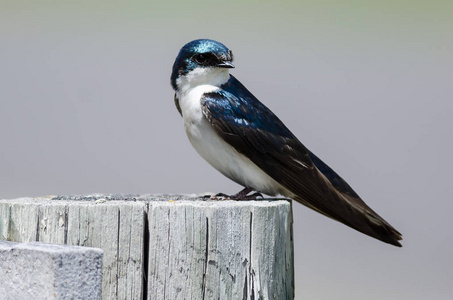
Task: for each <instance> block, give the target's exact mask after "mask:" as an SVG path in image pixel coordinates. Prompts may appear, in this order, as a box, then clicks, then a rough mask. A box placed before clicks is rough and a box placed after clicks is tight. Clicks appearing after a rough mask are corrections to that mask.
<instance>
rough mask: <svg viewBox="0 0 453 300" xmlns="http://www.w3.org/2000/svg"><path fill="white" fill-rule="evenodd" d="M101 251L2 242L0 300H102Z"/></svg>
mask: <svg viewBox="0 0 453 300" xmlns="http://www.w3.org/2000/svg"><path fill="white" fill-rule="evenodd" d="M102 256H103V251H102V250H101V249H96V248H89V247H78V246H63V245H55V244H46V243H39V242H31V243H13V242H7V241H0V298H1V299H4V300H9V299H11V300H13V299H14V300H20V299H24V300H28V299H33V300H38V299H101V290H102V284H101V282H102Z"/></svg>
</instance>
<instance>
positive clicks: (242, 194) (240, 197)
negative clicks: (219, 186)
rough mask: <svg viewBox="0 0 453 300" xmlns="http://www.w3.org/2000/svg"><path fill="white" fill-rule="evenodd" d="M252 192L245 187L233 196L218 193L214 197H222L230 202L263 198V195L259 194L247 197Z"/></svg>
mask: <svg viewBox="0 0 453 300" xmlns="http://www.w3.org/2000/svg"><path fill="white" fill-rule="evenodd" d="M252 191H253V189H252V188H250V187H245V188H244V189H243V190H241V191H240V192H238V193H236V194H234V195H226V194H224V193H219V194H217V195H215V197H224V198H225V199H231V200H256V199H257V198H258V197H261V198H264V197H263V195H261V194H260V193H253V194H252V195H248V194H249V193H250V192H252Z"/></svg>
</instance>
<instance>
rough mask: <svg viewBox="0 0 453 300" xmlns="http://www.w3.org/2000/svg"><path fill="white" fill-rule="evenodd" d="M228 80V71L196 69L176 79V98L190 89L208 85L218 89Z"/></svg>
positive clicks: (222, 69) (221, 69)
mask: <svg viewBox="0 0 453 300" xmlns="http://www.w3.org/2000/svg"><path fill="white" fill-rule="evenodd" d="M228 79H230V74H229V72H228V69H224V68H196V69H194V70H192V71H190V72H189V73H187V74H186V75H184V76H180V77H179V78H178V79H176V86H177V87H178V90H177V92H176V93H177V96H178V98H180V96H181V95H183V94H186V93H187V92H188V91H190V90H191V89H193V88H195V87H197V86H200V85H208V86H213V87H219V86H221V85H222V84H224V83H225V82H227V81H228Z"/></svg>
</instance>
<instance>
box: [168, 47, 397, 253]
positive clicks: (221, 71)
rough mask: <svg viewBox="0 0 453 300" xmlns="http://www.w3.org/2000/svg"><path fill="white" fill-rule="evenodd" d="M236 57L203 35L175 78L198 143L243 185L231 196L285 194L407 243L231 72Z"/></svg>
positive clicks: (178, 64)
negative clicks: (203, 37) (241, 188)
mask: <svg viewBox="0 0 453 300" xmlns="http://www.w3.org/2000/svg"><path fill="white" fill-rule="evenodd" d="M232 62H233V53H232V51H231V50H230V49H228V48H227V47H226V46H225V45H224V44H222V43H220V42H217V41H215V40H211V39H197V40H193V41H191V42H189V43H187V44H186V45H184V46H183V47H182V48H181V50H180V51H179V53H178V55H177V57H176V59H175V62H174V64H173V68H172V73H171V77H170V82H171V86H172V88H173V89H174V91H175V96H174V101H175V105H176V108H177V110H178V111H179V113H180V114H181V116H182V119H183V123H184V128H185V132H186V134H187V137H188V139H189V141H190V143H191V144H192V146H193V147H194V148H195V150H196V151H197V152H198V154H199V155H200V156H201V157H202V158H203V159H204V160H206V161H207V162H208V163H209V164H210V165H212V166H213V167H214V168H215V169H217V170H218V171H219V172H220V173H222V174H223V175H225V176H226V177H228V178H229V179H231V180H232V181H234V182H236V183H238V184H239V185H242V186H243V187H244V189H243V190H241V191H240V192H238V193H237V194H235V195H231V196H229V198H230V199H236V200H241V199H257V197H258V196H260V195H261V193H264V194H266V195H270V196H276V195H283V196H285V197H288V198H291V199H293V200H295V201H297V202H299V203H301V204H303V205H305V206H307V207H309V208H311V209H313V210H315V211H317V212H319V213H321V214H323V215H325V216H327V217H329V218H331V219H333V220H336V221H338V222H341V223H343V224H345V225H347V226H349V227H351V228H353V229H355V230H357V231H359V232H362V233H364V234H366V235H368V236H371V237H373V238H376V239H378V240H380V241H382V242H385V243H388V244H391V245H394V246H398V247H401V246H402V245H401V243H400V242H399V241H400V240H402V235H401V233H399V232H398V231H397V230H396V229H395V228H393V227H392V226H391V225H390V224H389V223H388V222H387V221H385V220H384V219H383V218H382V217H380V216H379V215H378V214H377V213H376V212H374V211H373V210H372V209H371V208H370V207H369V206H368V205H367V204H366V203H365V202H364V201H363V200H362V199H361V198H360V197H359V195H358V194H357V193H356V192H355V191H354V190H353V189H352V188H351V187H350V186H349V185H348V183H346V181H345V180H343V178H341V177H340V176H339V175H338V174H337V173H336V172H335V171H334V170H332V169H331V168H330V167H329V166H328V165H326V164H325V163H324V162H323V161H322V160H321V159H320V158H318V157H317V156H316V155H315V154H314V153H313V152H311V151H310V150H309V149H307V148H306V147H305V146H304V145H303V144H302V143H301V142H300V141H299V140H298V139H297V137H296V136H295V135H294V134H293V133H292V132H291V131H290V130H289V129H288V128H287V127H286V126H285V125H284V124H283V122H282V121H281V120H280V119H279V118H278V117H277V116H276V115H275V114H274V113H273V112H272V111H271V110H270V109H269V108H267V107H266V106H265V105H264V104H263V103H261V102H260V101H259V100H258V99H257V98H256V97H255V96H254V95H253V94H252V93H251V92H250V91H249V90H248V89H247V88H246V87H245V86H244V85H243V84H242V83H241V82H239V80H237V79H236V78H235V77H234V76H233V75H232V74H230V69H233V68H235V66H234V65H233V63H232ZM252 192H254V193H253V194H251V193H252Z"/></svg>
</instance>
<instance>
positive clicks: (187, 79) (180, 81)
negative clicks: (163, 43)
mask: <svg viewBox="0 0 453 300" xmlns="http://www.w3.org/2000/svg"><path fill="white" fill-rule="evenodd" d="M232 61H233V53H232V52H231V50H229V49H228V48H227V47H226V46H225V45H223V44H221V43H219V42H216V41H213V40H208V39H200V40H195V41H192V42H190V43H187V44H186V45H185V46H184V47H182V48H181V50H180V51H179V54H178V56H177V57H176V60H175V63H174V64H173V71H172V73H171V86H172V87H173V89H174V90H175V91H180V90H181V89H182V88H183V87H185V86H195V85H200V84H212V85H220V84H222V83H224V82H225V81H226V80H228V76H229V74H228V69H231V68H234V65H233V64H232V63H231V62H232Z"/></svg>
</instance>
